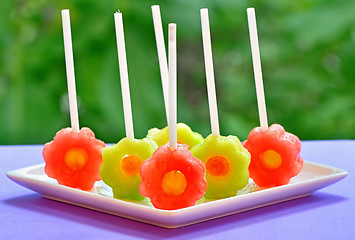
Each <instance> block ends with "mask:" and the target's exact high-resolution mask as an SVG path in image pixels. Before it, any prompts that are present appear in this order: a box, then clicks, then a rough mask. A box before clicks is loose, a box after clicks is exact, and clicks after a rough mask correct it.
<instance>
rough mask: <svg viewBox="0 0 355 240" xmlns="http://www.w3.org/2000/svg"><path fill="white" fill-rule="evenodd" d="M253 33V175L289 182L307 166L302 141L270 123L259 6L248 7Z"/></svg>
mask: <svg viewBox="0 0 355 240" xmlns="http://www.w3.org/2000/svg"><path fill="white" fill-rule="evenodd" d="M247 14H248V24H249V35H250V43H251V50H252V57H253V68H254V76H255V85H256V92H257V101H258V110H259V119H260V127H257V128H254V129H253V130H252V131H251V132H250V134H249V136H248V139H247V140H246V141H245V142H244V143H243V145H244V147H246V148H247V149H248V150H249V152H250V153H251V163H250V167H249V170H250V177H251V178H252V179H253V180H254V182H255V183H256V184H257V185H259V186H261V187H271V186H278V185H284V184H287V183H289V181H290V179H291V178H292V177H294V176H296V175H297V174H298V173H299V172H300V171H301V169H302V167H303V160H302V158H301V157H300V151H301V142H300V140H299V139H298V137H297V136H295V135H293V134H291V133H288V132H286V131H285V130H284V128H283V127H282V126H281V125H279V124H273V125H271V126H270V127H268V122H267V114H266V104H265V96H264V87H263V80H262V72H261V62H260V52H259V43H258V35H257V28H256V18H255V9H254V8H248V9H247Z"/></svg>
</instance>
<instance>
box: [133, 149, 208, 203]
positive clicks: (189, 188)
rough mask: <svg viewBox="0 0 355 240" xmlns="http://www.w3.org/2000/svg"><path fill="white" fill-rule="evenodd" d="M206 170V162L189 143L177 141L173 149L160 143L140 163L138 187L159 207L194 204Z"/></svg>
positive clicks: (204, 184) (203, 188)
mask: <svg viewBox="0 0 355 240" xmlns="http://www.w3.org/2000/svg"><path fill="white" fill-rule="evenodd" d="M205 173H206V170H205V165H204V164H203V163H202V162H201V161H200V160H199V159H197V158H195V157H193V155H192V153H191V152H190V151H189V147H188V145H185V144H178V146H177V148H176V149H175V150H170V148H169V146H168V145H163V146H161V147H159V148H158V149H157V150H156V151H155V152H154V153H153V156H152V157H151V158H149V159H147V160H146V161H145V162H143V163H142V165H141V168H140V174H141V177H142V182H141V184H140V185H139V191H140V193H141V194H142V195H143V196H145V197H149V198H150V200H151V202H152V204H153V205H154V207H156V208H159V209H165V210H174V209H180V208H185V207H189V206H193V205H195V204H196V202H197V201H198V200H199V199H200V198H202V197H203V195H204V194H205V192H206V188H207V182H206V179H205Z"/></svg>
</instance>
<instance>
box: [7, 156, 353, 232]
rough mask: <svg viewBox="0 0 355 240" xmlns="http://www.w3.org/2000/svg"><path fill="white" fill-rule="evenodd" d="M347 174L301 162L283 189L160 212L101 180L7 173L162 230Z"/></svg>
mask: <svg viewBox="0 0 355 240" xmlns="http://www.w3.org/2000/svg"><path fill="white" fill-rule="evenodd" d="M346 175H347V172H346V171H344V170H341V169H337V168H334V167H329V166H324V165H320V164H316V163H312V162H304V167H303V169H302V171H301V172H300V174H299V175H297V176H296V177H294V178H293V179H291V182H290V183H289V184H287V185H284V186H279V187H273V188H267V189H257V187H256V186H255V185H254V184H253V183H250V184H249V185H248V186H247V187H246V188H245V189H244V190H242V191H240V192H239V193H238V194H237V196H235V197H230V198H225V199H220V200H214V201H209V202H202V201H201V202H200V203H198V204H197V205H195V206H192V207H188V208H183V209H179V210H160V209H156V208H154V207H153V206H152V204H151V203H150V202H149V201H147V200H144V201H142V202H128V201H123V200H118V199H115V198H113V197H112V191H111V188H110V187H108V186H107V185H106V184H104V183H103V182H102V181H100V182H97V183H96V184H95V186H94V188H93V189H92V190H91V191H82V190H79V189H74V188H70V187H66V186H62V185H59V184H58V183H57V181H56V180H55V179H52V178H49V177H48V176H47V175H46V174H45V173H44V164H40V165H34V166H31V167H27V168H22V169H18V170H14V171H10V172H8V173H7V176H8V177H9V178H10V179H12V180H13V181H14V182H16V183H18V184H20V185H22V186H24V187H26V188H29V189H31V190H33V191H35V192H38V193H39V194H41V195H42V196H43V197H45V198H49V199H53V200H57V201H61V202H65V203H70V204H73V205H77V206H81V207H85V208H89V209H93V210H97V211H100V212H105V213H109V214H113V215H117V216H121V217H125V218H129V219H133V220H137V221H141V222H145V223H149V224H153V225H157V226H161V227H165V228H177V227H182V226H186V225H190V224H194V223H198V222H203V221H207V220H210V219H214V218H219V217H223V216H227V215H231V214H235V213H239V212H243V211H247V210H251V209H255V208H259V207H262V206H267V205H271V204H275V203H278V202H283V201H287V200H291V199H295V198H300V197H304V196H308V195H310V194H312V193H313V192H314V191H316V190H319V189H321V188H324V187H326V186H329V185H331V184H333V183H335V182H337V181H339V180H341V179H342V178H344V177H345V176H346Z"/></svg>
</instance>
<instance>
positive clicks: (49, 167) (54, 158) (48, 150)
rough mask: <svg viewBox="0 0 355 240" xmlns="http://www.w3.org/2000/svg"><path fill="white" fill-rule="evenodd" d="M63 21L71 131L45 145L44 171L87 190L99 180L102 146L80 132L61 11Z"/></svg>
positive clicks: (67, 34) (66, 17)
mask: <svg viewBox="0 0 355 240" xmlns="http://www.w3.org/2000/svg"><path fill="white" fill-rule="evenodd" d="M62 21H63V36H64V49H65V62H66V72H67V81H68V96H69V108H70V119H71V128H65V129H62V130H60V131H58V132H57V134H56V135H55V137H54V139H53V141H51V142H49V143H46V144H45V146H44V148H43V152H42V155H43V159H44V161H45V163H46V165H45V168H44V171H45V173H46V174H47V175H48V176H49V177H51V178H55V179H57V181H58V183H59V184H62V185H65V186H69V187H73V188H80V189H82V190H90V189H91V188H92V187H93V186H94V184H95V182H96V181H98V180H101V178H100V174H99V167H100V164H101V163H102V156H101V153H102V149H103V148H104V147H105V143H104V142H102V141H100V140H97V139H96V138H95V135H94V133H93V131H91V130H90V129H89V128H82V129H81V130H79V117H78V108H77V102H76V90H75V76H74V61H73V49H72V42H71V30H70V16H69V10H67V9H65V10H62Z"/></svg>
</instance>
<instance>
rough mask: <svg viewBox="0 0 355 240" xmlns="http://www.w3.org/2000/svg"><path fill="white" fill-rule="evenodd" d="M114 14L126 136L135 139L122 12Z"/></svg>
mask: <svg viewBox="0 0 355 240" xmlns="http://www.w3.org/2000/svg"><path fill="white" fill-rule="evenodd" d="M114 16H115V27H116V40H117V53H118V63H119V67H120V77H121V91H122V101H123V114H124V120H125V127H126V137H127V138H130V139H134V131H133V121H132V108H131V97H130V93H129V83H128V70H127V57H126V47H125V41H124V33H123V20H122V13H118V12H116V13H115V15H114Z"/></svg>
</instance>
